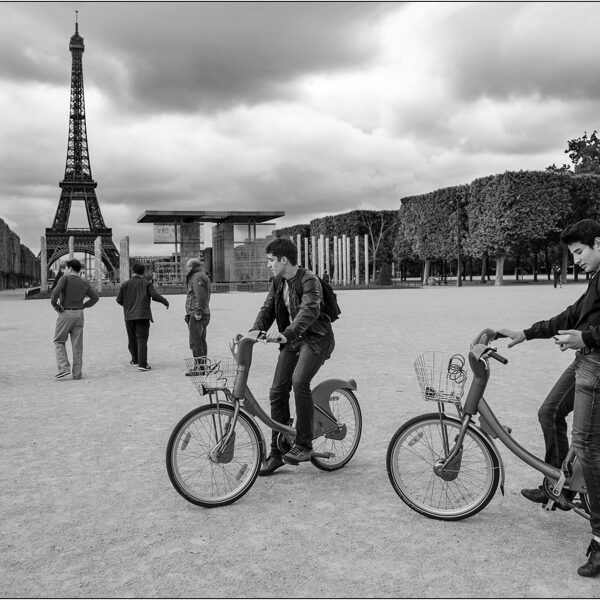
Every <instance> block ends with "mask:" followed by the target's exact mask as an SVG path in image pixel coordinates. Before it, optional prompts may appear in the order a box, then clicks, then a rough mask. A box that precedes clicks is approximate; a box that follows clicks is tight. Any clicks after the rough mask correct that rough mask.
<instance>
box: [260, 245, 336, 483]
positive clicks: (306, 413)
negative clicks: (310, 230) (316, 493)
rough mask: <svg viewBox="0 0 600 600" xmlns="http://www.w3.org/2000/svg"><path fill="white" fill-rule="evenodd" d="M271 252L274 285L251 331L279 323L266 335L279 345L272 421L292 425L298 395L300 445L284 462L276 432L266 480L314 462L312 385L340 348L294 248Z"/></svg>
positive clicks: (276, 247) (276, 248) (271, 249)
mask: <svg viewBox="0 0 600 600" xmlns="http://www.w3.org/2000/svg"><path fill="white" fill-rule="evenodd" d="M266 250H267V261H268V264H269V268H270V269H271V272H272V273H273V279H272V282H271V287H270V289H269V292H268V294H267V299H266V300H265V303H264V304H263V306H262V308H261V309H260V311H259V313H258V316H257V317H256V320H255V322H254V325H253V327H252V329H253V330H260V331H268V329H269V328H270V327H271V325H272V324H273V323H274V322H276V323H277V331H275V332H271V333H268V334H267V340H269V341H274V342H279V344H280V351H279V357H278V360H277V366H276V367H275V374H274V376H273V384H272V386H271V391H270V393H269V400H270V403H271V417H272V418H273V420H275V421H277V422H278V423H284V424H286V425H287V424H288V423H289V420H290V406H289V401H290V391H291V390H292V389H293V390H294V397H295V401H296V441H295V443H294V446H293V447H292V449H291V450H290V451H289V452H287V453H286V454H284V455H283V456H282V455H281V452H280V451H279V449H278V448H277V433H276V432H275V431H274V432H273V436H272V440H271V451H270V454H269V456H268V457H267V459H266V465H265V467H264V468H263V469H261V471H260V475H263V476H264V475H271V473H273V472H274V471H275V470H276V469H278V468H279V467H281V466H282V465H283V464H284V462H286V463H289V464H293V465H297V464H298V463H300V462H305V461H308V460H310V458H311V456H312V434H313V412H314V404H313V399H312V395H311V390H310V383H311V381H312V379H313V377H314V376H315V375H316V374H317V372H318V371H319V369H320V368H321V366H322V365H323V363H324V362H325V361H326V360H327V359H328V358H329V357H330V356H331V353H332V352H333V348H334V346H335V340H334V338H333V330H332V329H331V322H330V320H329V317H328V316H327V315H326V314H324V313H323V312H322V311H321V301H322V298H323V292H322V290H321V284H320V283H319V280H318V279H317V277H316V276H315V275H314V273H311V272H310V271H306V270H305V269H301V268H300V267H299V266H298V264H297V262H298V249H297V248H296V246H295V244H294V243H293V242H292V241H291V240H290V239H288V238H278V239H276V240H274V241H273V242H271V243H270V244H269V245H268V246H267V249H266Z"/></svg>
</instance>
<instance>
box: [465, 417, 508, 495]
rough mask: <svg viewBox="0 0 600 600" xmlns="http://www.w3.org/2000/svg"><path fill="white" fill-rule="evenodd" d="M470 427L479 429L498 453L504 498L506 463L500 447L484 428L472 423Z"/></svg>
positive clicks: (501, 488) (501, 489)
mask: <svg viewBox="0 0 600 600" xmlns="http://www.w3.org/2000/svg"><path fill="white" fill-rule="evenodd" d="M479 420H480V422H481V415H480V416H479ZM483 422H484V423H485V424H486V425H487V421H483ZM469 427H474V428H475V429H477V430H478V431H479V433H481V434H482V435H483V436H484V437H485V438H486V440H487V441H488V442H489V443H490V446H491V447H492V448H493V449H494V452H495V453H496V456H497V457H498V464H499V465H500V491H501V492H502V495H503V496H504V462H503V461H502V454H500V452H498V447H497V446H496V444H495V443H494V440H493V439H492V436H491V435H490V434H489V433H488V432H487V431H486V430H485V429H484V428H483V427H481V426H479V427H478V426H477V425H475V424H474V423H471V424H470V425H469Z"/></svg>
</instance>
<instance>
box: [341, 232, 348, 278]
mask: <svg viewBox="0 0 600 600" xmlns="http://www.w3.org/2000/svg"><path fill="white" fill-rule="evenodd" d="M347 250H348V248H347V244H346V234H345V233H343V234H342V283H343V284H344V285H346V284H347V283H348V262H347V261H346V252H347Z"/></svg>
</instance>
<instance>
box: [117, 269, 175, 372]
mask: <svg viewBox="0 0 600 600" xmlns="http://www.w3.org/2000/svg"><path fill="white" fill-rule="evenodd" d="M132 271H133V276H132V277H131V279H129V280H128V281H126V282H125V283H123V285H121V288H120V289H119V293H118V295H117V302H118V303H119V304H120V305H121V306H122V307H123V314H124V316H125V328H126V329H127V339H128V340H129V346H128V347H129V352H130V353H131V360H130V361H129V364H130V365H132V366H134V367H137V368H138V369H139V370H140V371H150V369H151V367H150V365H149V364H148V336H149V335H150V322H151V321H152V311H151V310H150V299H151V298H152V300H154V301H155V302H161V303H162V304H164V305H165V306H166V307H167V308H169V301H168V300H167V299H166V298H165V297H164V296H161V295H160V294H159V293H158V292H157V291H156V290H155V289H154V286H153V285H152V282H151V281H149V280H148V279H146V278H145V277H144V265H141V264H135V265H133V267H132ZM152 322H153V321H152Z"/></svg>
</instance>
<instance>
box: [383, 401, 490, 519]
mask: <svg viewBox="0 0 600 600" xmlns="http://www.w3.org/2000/svg"><path fill="white" fill-rule="evenodd" d="M460 429H461V422H460V421H459V420H458V419H455V418H452V417H448V416H444V417H443V418H442V420H441V421H440V416H439V414H437V413H431V414H426V415H420V416H418V417H415V418H414V419H411V420H410V421H407V422H406V423H405V424H404V425H402V427H400V428H399V429H398V431H396V433H395V434H394V436H393V437H392V439H391V441H390V443H389V446H388V451H387V471H388V476H389V478H390V482H391V484H392V486H393V487H394V490H395V491H396V493H397V494H398V496H400V498H401V499H402V500H403V501H404V502H405V503H406V504H407V505H408V506H409V507H410V508H412V509H413V510H414V511H416V512H418V513H420V514H422V515H425V516H426V517H429V518H432V519H440V520H444V521H458V520H460V519H466V518H467V517H471V516H473V515H474V514H476V513H478V512H479V511H480V510H482V509H483V508H484V507H485V506H486V505H487V504H488V503H489V501H490V500H491V499H492V497H493V496H494V493H495V492H496V489H497V487H498V482H499V479H500V466H499V459H498V456H497V454H496V452H495V451H494V450H493V449H492V447H491V445H490V443H489V442H488V441H487V440H486V439H485V437H484V436H483V435H482V434H480V433H479V432H478V431H477V430H476V429H474V428H469V429H467V433H466V435H465V438H464V441H463V445H462V450H461V453H460V454H459V456H458V458H457V459H455V460H454V465H452V467H451V468H450V469H448V470H447V471H446V472H445V474H444V476H440V475H437V474H436V473H435V472H434V466H435V464H436V462H437V461H438V460H440V459H444V458H445V457H446V456H447V454H446V452H445V450H444V443H443V437H442V435H443V433H445V434H446V435H447V439H448V443H449V445H450V449H452V447H453V446H454V443H455V440H456V439H457V437H458V434H459V432H460Z"/></svg>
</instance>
